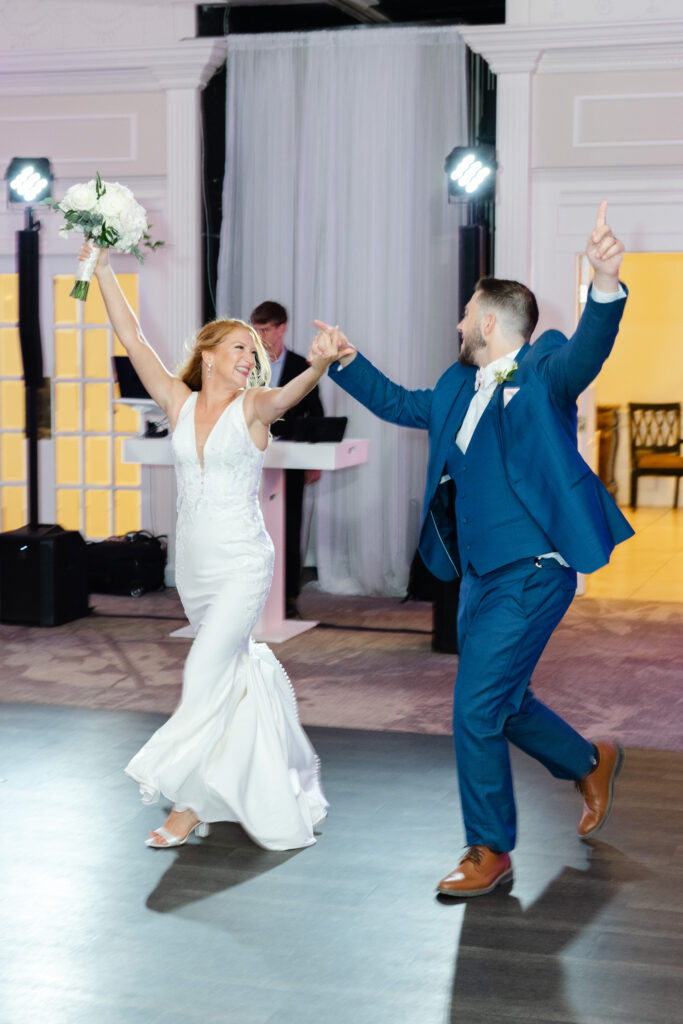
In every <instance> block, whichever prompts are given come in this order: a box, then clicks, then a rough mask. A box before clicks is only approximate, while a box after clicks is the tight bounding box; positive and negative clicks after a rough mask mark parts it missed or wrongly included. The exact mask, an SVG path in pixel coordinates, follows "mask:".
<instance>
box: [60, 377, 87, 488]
mask: <svg viewBox="0 0 683 1024" xmlns="http://www.w3.org/2000/svg"><path fill="white" fill-rule="evenodd" d="M54 403H55V407H54V421H55V433H56V434H60V433H64V432H69V431H71V432H74V433H75V432H77V431H80V429H81V385H80V384H55V386H54ZM57 483H59V481H57Z"/></svg>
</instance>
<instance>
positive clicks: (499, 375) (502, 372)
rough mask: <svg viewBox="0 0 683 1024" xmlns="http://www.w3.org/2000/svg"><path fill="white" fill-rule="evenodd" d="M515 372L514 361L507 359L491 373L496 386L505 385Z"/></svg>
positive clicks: (515, 364) (515, 365)
mask: <svg viewBox="0 0 683 1024" xmlns="http://www.w3.org/2000/svg"><path fill="white" fill-rule="evenodd" d="M516 372H517V363H516V362H515V360H514V359H508V360H506V361H505V362H502V363H501V365H500V366H499V367H498V369H497V370H494V371H493V379H494V380H495V382H496V384H507V382H508V381H510V380H512V378H513V377H514V375H515V373H516Z"/></svg>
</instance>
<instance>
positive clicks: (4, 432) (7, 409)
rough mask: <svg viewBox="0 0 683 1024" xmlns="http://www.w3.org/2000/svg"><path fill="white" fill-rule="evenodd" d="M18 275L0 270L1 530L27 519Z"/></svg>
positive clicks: (22, 522)
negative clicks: (0, 272)
mask: <svg viewBox="0 0 683 1024" xmlns="http://www.w3.org/2000/svg"><path fill="white" fill-rule="evenodd" d="M23 372H24V370H23V364H22V361H21V347H20V345H19V278H18V276H17V275H16V274H0V530H15V529H16V528H17V527H19V526H23V525H24V523H25V522H26V504H27V500H26V440H25V437H24V426H25V422H26V412H25V401H24V383H23Z"/></svg>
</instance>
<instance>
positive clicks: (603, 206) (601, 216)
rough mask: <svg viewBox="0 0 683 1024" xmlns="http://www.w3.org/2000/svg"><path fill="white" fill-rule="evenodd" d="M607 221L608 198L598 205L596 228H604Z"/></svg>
mask: <svg viewBox="0 0 683 1024" xmlns="http://www.w3.org/2000/svg"><path fill="white" fill-rule="evenodd" d="M606 223H607V200H606V199H603V201H602V202H601V203H600V206H599V207H598V215H597V217H596V218H595V228H596V230H597V229H598V228H604V226H605V224H606Z"/></svg>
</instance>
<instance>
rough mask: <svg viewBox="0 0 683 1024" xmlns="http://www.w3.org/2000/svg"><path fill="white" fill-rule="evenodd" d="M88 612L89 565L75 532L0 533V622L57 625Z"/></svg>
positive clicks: (42, 529) (48, 528)
mask: <svg viewBox="0 0 683 1024" xmlns="http://www.w3.org/2000/svg"><path fill="white" fill-rule="evenodd" d="M87 614H88V561H87V549H86V546H85V541H84V540H83V538H82V537H81V535H80V533H78V532H77V531H76V530H63V529H62V528H61V526H38V527H37V529H35V530H31V529H30V528H29V527H28V526H22V527H20V528H19V529H18V530H9V531H7V532H6V533H0V622H7V623H23V624H24V625H30V626H60V625H61V624H62V623H63V622H71V621H72V619H80V618H82V617H83V616H85V615H87Z"/></svg>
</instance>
